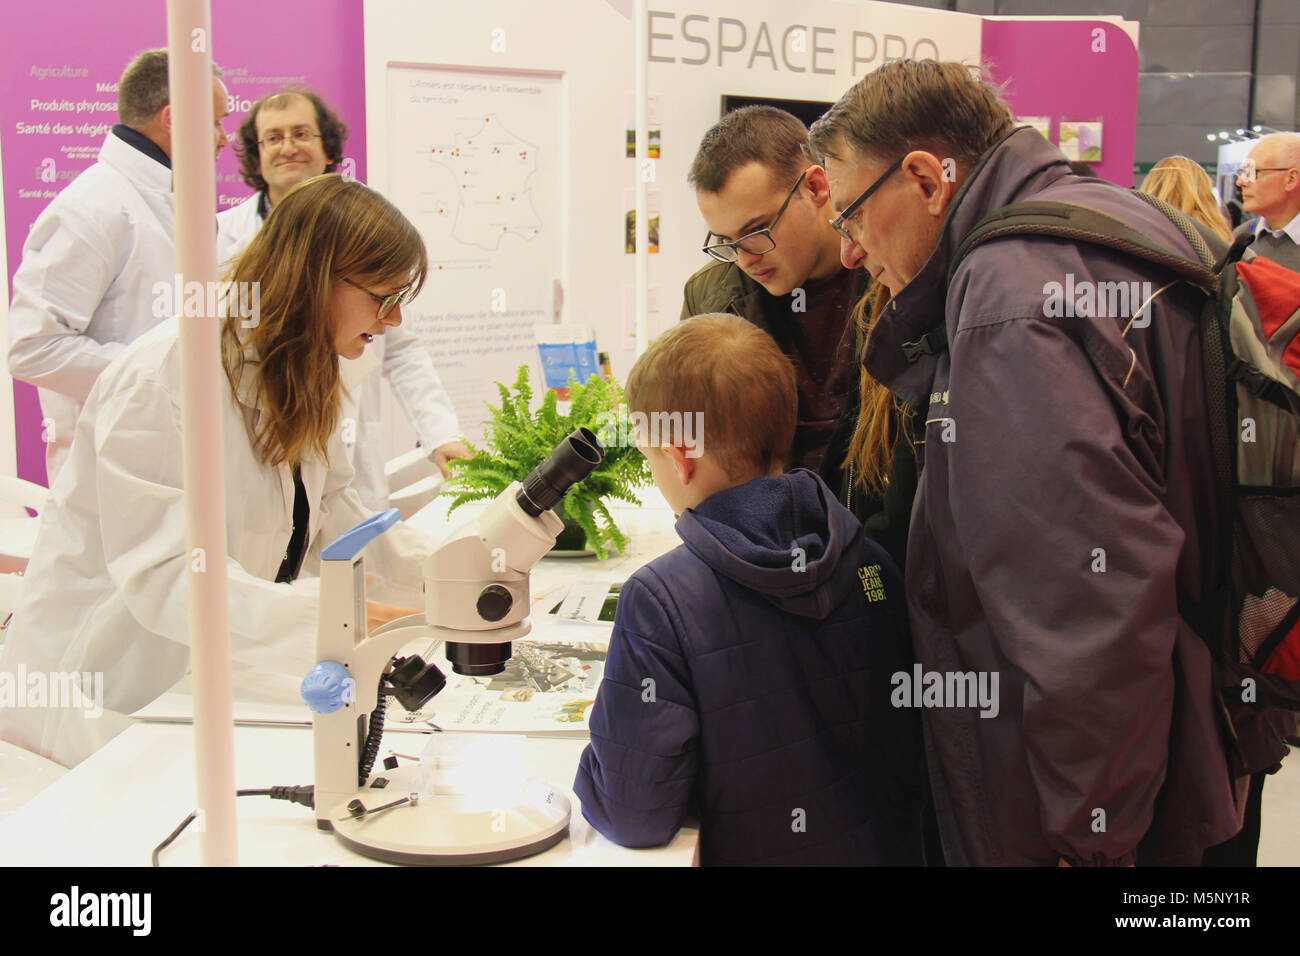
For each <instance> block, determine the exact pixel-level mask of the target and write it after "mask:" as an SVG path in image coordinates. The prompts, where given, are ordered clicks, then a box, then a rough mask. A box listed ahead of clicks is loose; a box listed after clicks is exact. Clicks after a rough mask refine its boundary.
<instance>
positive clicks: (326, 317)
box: [221, 174, 428, 466]
mask: <svg viewBox="0 0 1300 956" xmlns="http://www.w3.org/2000/svg"><path fill="white" fill-rule="evenodd" d="M427 270H428V260H427V257H426V255H425V250H424V242H423V240H421V238H420V234H419V233H418V232H417V231H416V229H415V227H414V226H413V225H411V223H410V222H408V221H407V219H406V218H405V217H404V216H403V215H402V214H401V213H400V212H398V211H397V208H396V207H395V206H393V205H392V204H391V203H390V202H388V200H386V199H384V198H383V197H382V196H381V195H379V193H377V192H375V191H374V190H372V189H370V188H369V187H367V186H364V185H362V184H361V183H358V182H355V181H352V180H347V179H344V178H343V177H341V176H338V175H334V174H329V175H325V176H317V177H315V178H313V179H309V180H307V181H306V182H304V183H302V184H301V185H299V186H297V187H296V188H294V189H293V190H291V191H290V192H289V193H288V195H286V196H285V197H284V198H283V199H281V200H280V201H279V202H278V203H276V205H275V208H274V209H273V210H272V211H271V214H270V215H269V216H268V217H267V219H266V224H265V225H263V227H262V228H261V230H260V231H259V232H258V233H257V235H256V236H255V237H254V238H253V241H252V242H251V243H250V244H249V246H248V249H247V250H246V251H245V252H244V254H243V255H242V256H240V257H239V260H238V262H236V263H235V266H234V268H233V270H232V271H231V272H230V274H229V275H228V276H227V278H228V279H229V280H231V281H232V282H233V283H234V284H233V285H232V286H231V287H230V290H229V292H228V300H227V301H228V302H235V303H239V302H241V301H242V302H247V301H249V299H250V298H251V296H249V294H248V293H247V291H246V290H247V289H249V288H251V286H248V285H242V284H243V283H256V284H257V288H258V289H259V294H258V296H257V298H256V300H254V301H256V302H257V304H258V310H257V314H256V315H255V316H252V317H246V316H242V315H240V314H238V313H239V311H240V310H239V308H237V307H236V308H233V309H228V310H227V317H226V319H225V322H224V326H223V329H222V337H221V345H222V361H223V363H224V365H225V369H226V378H227V379H228V380H229V382H230V387H231V391H232V393H234V394H238V390H239V384H240V382H241V381H243V380H244V377H245V376H252V379H251V380H250V381H251V385H252V387H253V391H254V394H255V396H256V399H257V409H258V414H257V416H256V417H255V420H253V419H249V418H247V417H246V419H245V423H246V425H247V427H248V434H249V440H250V441H251V442H252V444H253V447H254V448H255V449H256V451H257V454H258V457H259V459H260V460H261V461H262V462H263V463H265V464H268V465H271V466H278V465H280V464H281V463H288V464H290V465H295V466H296V465H298V464H299V463H300V462H301V461H302V460H303V459H304V458H305V457H307V456H308V455H310V454H312V453H313V452H314V453H315V454H317V455H319V456H320V457H321V458H322V459H327V457H328V455H327V447H328V445H329V440H330V436H331V435H332V433H333V431H334V428H335V426H336V424H337V419H338V408H339V391H340V388H341V385H340V381H339V359H338V355H337V353H336V352H335V350H334V335H333V318H332V317H331V315H330V313H329V308H330V300H331V295H332V291H333V287H334V284H335V283H337V282H340V281H342V280H343V279H345V278H347V279H351V280H353V281H354V282H356V283H358V284H359V285H362V286H365V287H366V288H379V289H389V288H393V287H397V286H406V285H409V286H411V287H412V288H413V289H415V290H418V289H419V287H420V285H421V284H422V283H423V282H424V277H425V273H426V272H427ZM241 289H242V290H245V292H244V297H243V298H242V299H241V298H240V290H241ZM245 325H251V326H252V327H251V328H245V327H243V326H245Z"/></svg>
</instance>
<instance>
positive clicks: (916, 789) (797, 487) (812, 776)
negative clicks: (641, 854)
mask: <svg viewBox="0 0 1300 956" xmlns="http://www.w3.org/2000/svg"><path fill="white" fill-rule="evenodd" d="M626 395H627V402H628V407H629V410H630V411H631V412H632V413H633V420H634V422H636V424H637V426H638V444H639V445H640V446H641V448H642V450H643V451H644V452H645V454H646V457H647V458H648V459H649V462H650V469H651V472H652V473H653V474H654V477H655V483H656V484H657V485H658V486H659V488H660V489H661V490H662V491H663V494H664V497H665V498H666V499H667V500H668V503H669V504H670V505H671V506H672V508H673V510H674V512H676V513H678V514H679V515H680V517H679V518H678V521H677V533H678V534H679V535H680V537H681V539H682V542H683V544H682V545H681V546H679V547H677V548H675V549H674V550H672V551H670V552H668V553H667V554H664V555H662V556H660V557H658V558H656V559H655V560H654V561H651V562H650V563H649V564H647V565H645V566H644V567H642V568H641V569H640V570H638V571H637V572H636V573H635V574H633V575H632V577H631V578H629V579H628V581H627V583H626V584H625V585H624V586H623V591H622V594H621V596H620V598H619V604H618V616H617V619H616V620H615V624H614V633H613V636H612V638H611V641H610V649H609V657H608V659H607V661H606V666H605V674H604V679H603V681H602V683H601V687H600V691H599V694H598V696H597V698H596V703H595V705H594V708H593V711H592V716H591V744H590V745H589V746H588V747H587V749H586V750H585V751H584V752H583V754H582V760H581V763H580V765H579V769H578V776H577V779H576V781H575V782H574V791H575V793H576V794H577V796H578V798H579V800H581V801H582V812H583V815H584V816H585V817H586V818H587V820H588V821H589V822H590V823H591V824H592V826H594V827H595V828H596V829H597V830H599V831H600V832H601V833H603V834H605V835H606V836H607V837H609V838H610V839H611V840H613V841H614V842H616V843H620V844H622V845H624V846H635V847H649V846H659V845H662V844H664V843H667V842H668V841H669V840H671V839H672V837H673V835H674V834H675V833H676V832H677V830H678V828H679V827H680V826H681V824H682V822H683V820H684V819H685V817H686V816H687V814H688V813H691V814H693V815H698V817H699V819H700V829H701V832H700V846H701V854H700V856H701V862H702V863H704V864H705V865H725V864H740V865H746V864H749V865H753V864H784V865H796V866H814V865H871V864H920V863H921V851H920V835H919V834H920V828H919V822H920V821H919V808H920V774H921V766H922V764H921V745H920V728H919V722H918V720H917V718H916V714H915V713H914V712H912V711H910V710H906V709H901V710H900V709H895V708H893V707H891V706H890V691H891V677H892V675H893V674H895V673H898V672H905V673H910V668H911V663H912V657H911V649H910V643H909V641H908V637H907V630H906V627H907V624H906V619H907V615H906V605H905V603H904V601H905V598H904V591H903V583H902V581H901V579H900V577H899V575H898V572H897V571H896V570H895V568H894V565H893V564H892V563H891V562H890V560H889V558H888V556H887V555H886V554H885V552H884V551H883V550H882V549H881V548H880V547H879V546H877V545H875V544H874V543H872V542H871V541H870V540H868V539H867V538H865V537H864V535H863V533H862V527H861V525H860V524H859V523H858V521H857V520H856V519H855V518H854V517H853V515H852V514H851V513H850V512H848V511H847V510H846V509H845V508H843V507H842V506H841V505H840V504H839V503H838V502H837V501H836V500H835V496H834V495H833V494H832V493H831V492H830V490H829V489H827V487H826V485H825V484H823V483H822V481H821V479H819V478H818V477H817V476H816V475H815V474H813V473H812V472H810V471H805V470H798V471H794V472H791V473H790V474H782V473H781V462H782V459H783V458H784V456H785V454H786V451H787V450H788V448H789V445H790V442H791V439H792V436H793V434H794V429H795V422H796V415H797V409H796V403H797V397H796V390H795V378H794V370H793V368H792V366H791V365H790V362H789V360H788V359H787V358H786V357H785V356H784V355H783V354H782V353H781V351H780V349H779V348H778V347H777V346H776V345H775V343H774V342H773V341H772V339H771V338H770V337H769V336H767V335H766V334H764V333H763V332H762V331H760V330H759V329H757V328H756V327H755V326H753V325H751V324H749V323H747V322H745V321H744V320H743V319H739V318H737V317H735V316H730V315H704V316H698V317H696V318H692V319H689V320H687V321H685V322H683V323H681V324H679V325H677V326H675V327H674V328H672V329H670V330H669V331H668V332H666V333H664V334H663V335H662V336H660V337H659V338H658V339H656V341H655V342H654V343H653V344H652V345H651V347H650V348H649V349H648V350H647V351H646V353H645V354H644V355H643V356H642V357H641V358H640V359H639V360H638V361H637V363H636V365H635V366H634V367H633V369H632V372H631V374H630V376H629V377H628V382H627V389H626ZM697 416H699V417H697ZM687 421H691V422H700V423H701V424H702V426H703V428H702V431H701V429H700V428H698V427H697V428H686V427H684V425H683V424H680V423H685V422H687Z"/></svg>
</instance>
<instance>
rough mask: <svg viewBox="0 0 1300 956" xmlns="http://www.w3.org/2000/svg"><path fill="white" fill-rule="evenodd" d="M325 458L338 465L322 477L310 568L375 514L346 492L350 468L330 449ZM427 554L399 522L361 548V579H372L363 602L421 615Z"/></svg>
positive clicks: (429, 544)
mask: <svg viewBox="0 0 1300 956" xmlns="http://www.w3.org/2000/svg"><path fill="white" fill-rule="evenodd" d="M331 452H332V454H331V460H334V459H337V460H338V461H339V464H338V466H337V467H335V468H332V469H330V470H329V472H328V473H327V474H326V476H325V489H324V493H323V494H322V495H321V529H320V533H319V534H318V535H317V537H316V541H315V543H314V544H313V546H312V549H311V553H310V557H311V559H312V563H313V565H316V564H317V562H318V561H319V558H320V552H321V550H322V549H324V548H326V547H329V545H330V544H331V543H332V542H333V541H334V540H335V539H336V538H338V536H339V535H341V534H343V533H344V532H345V531H347V530H348V529H349V528H352V527H354V526H356V525H357V524H359V523H361V522H362V521H365V520H366V519H367V518H370V517H373V516H374V514H375V512H374V511H373V510H372V509H370V508H368V507H366V506H365V505H364V504H363V503H362V501H361V497H360V496H359V495H358V494H357V491H356V489H355V488H354V487H352V475H353V472H352V467H351V466H350V465H348V464H347V460H346V459H345V458H343V456H342V455H337V454H333V452H334V449H331ZM433 548H434V542H433V541H431V540H429V539H428V538H426V537H425V536H424V535H423V534H421V533H420V532H418V531H416V530H415V529H414V528H412V527H411V526H409V525H407V524H406V523H405V522H402V521H399V522H397V523H396V524H394V525H393V526H392V527H391V528H389V529H388V530H387V531H385V532H384V533H383V534H381V535H379V537H377V538H375V539H374V540H373V541H371V542H370V544H369V545H367V547H366V550H365V562H366V573H367V574H372V575H374V577H375V580H374V582H373V583H372V584H371V585H370V586H369V587H368V589H367V594H366V596H367V597H368V598H369V599H370V600H374V601H380V602H382V603H385V604H393V605H396V606H398V607H409V608H412V609H414V610H422V609H423V608H424V561H425V559H426V558H427V557H428V556H429V554H430V553H431V552H432V551H433ZM304 566H305V565H304Z"/></svg>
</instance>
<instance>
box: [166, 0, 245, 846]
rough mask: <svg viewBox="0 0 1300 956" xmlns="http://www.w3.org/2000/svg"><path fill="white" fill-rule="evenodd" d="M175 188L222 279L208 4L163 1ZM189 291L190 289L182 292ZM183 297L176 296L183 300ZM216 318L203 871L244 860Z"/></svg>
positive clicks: (208, 393) (192, 408) (200, 675)
mask: <svg viewBox="0 0 1300 956" xmlns="http://www.w3.org/2000/svg"><path fill="white" fill-rule="evenodd" d="M167 47H168V54H167V65H168V74H169V85H170V89H171V113H172V132H171V145H172V182H173V189H174V192H175V194H176V272H177V274H178V277H180V278H178V281H184V282H185V283H186V286H188V285H189V283H194V282H198V283H201V284H202V288H203V289H204V290H205V294H204V295H203V296H202V298H203V301H204V302H207V301H209V297H208V295H207V294H206V290H207V289H209V288H212V286H210V285H209V283H212V282H215V281H216V277H217V248H216V245H217V241H216V234H217V230H216V215H217V208H216V171H215V168H214V152H215V149H216V144H215V143H214V141H213V123H214V121H215V118H214V116H213V112H212V95H213V94H212V18H211V15H210V11H209V7H208V0H167ZM183 292H184V287H183V288H182V290H181V293H183ZM182 298H183V296H181V295H178V301H179V300H181V299H182ZM219 331H220V320H219V319H218V318H217V316H215V315H206V314H205V315H203V316H201V317H199V316H192V317H185V316H182V317H181V319H180V349H181V381H182V383H183V392H182V398H181V410H182V415H183V418H182V427H183V429H184V431H183V436H182V437H183V454H184V467H185V472H184V474H185V525H186V539H187V544H188V549H189V556H190V573H189V592H190V603H189V611H190V619H189V623H190V663H191V670H192V672H193V677H192V684H193V688H194V751H195V763H196V768H195V769H196V775H197V783H198V807H199V812H200V818H199V819H200V823H201V825H202V832H201V833H200V835H199V861H200V863H201V864H202V865H203V866H235V865H236V864H237V863H238V862H239V857H238V848H237V846H236V834H235V738H234V716H233V713H232V710H233V707H232V704H231V692H230V621H229V611H228V607H227V603H226V600H227V599H226V584H227V582H226V488H225V471H224V466H223V464H222V429H221V412H222V408H221V405H222V401H223V400H224V398H225V392H226V391H228V386H227V384H226V381H225V375H224V373H223V371H222V366H221V351H220V336H219Z"/></svg>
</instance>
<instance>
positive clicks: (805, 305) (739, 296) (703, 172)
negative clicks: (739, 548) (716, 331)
mask: <svg viewBox="0 0 1300 956" xmlns="http://www.w3.org/2000/svg"><path fill="white" fill-rule="evenodd" d="M807 133H808V131H807V129H806V128H805V127H804V125H803V123H802V122H800V120H799V119H798V118H797V117H795V116H793V115H791V114H790V113H787V112H785V111H784V110H779V109H776V108H774V107H770V106H750V107H746V108H744V109H740V110H736V111H734V112H732V113H728V114H727V115H726V116H725V117H723V118H722V120H721V121H719V122H718V123H717V124H716V125H715V126H714V127H713V128H712V129H710V130H709V131H708V132H707V133H705V134H704V138H703V140H702V141H701V142H700V148H699V151H698V152H697V153H696V156H695V160H694V162H693V163H692V164H691V170H690V174H689V176H688V177H687V179H688V181H689V182H690V184H691V185H692V186H693V187H695V198H696V201H697V202H698V204H699V207H700V212H701V213H702V214H703V216H704V221H705V222H706V223H707V224H708V227H709V232H708V234H707V235H706V237H705V240H704V248H703V251H704V252H705V253H706V254H707V255H709V256H710V257H711V258H712V259H713V260H714V261H713V262H710V263H709V264H708V265H706V266H705V267H704V268H703V269H701V270H700V271H698V272H696V273H695V274H694V275H693V276H691V277H690V279H688V280H687V282H686V288H685V290H684V293H683V295H684V303H683V307H682V318H683V319H686V318H690V317H691V316H693V315H702V314H705V313H711V312H729V313H731V314H733V315H738V316H740V317H741V318H743V319H746V320H747V321H749V322H752V323H753V324H754V325H757V326H758V327H759V328H761V329H762V330H763V331H765V332H767V333H768V334H769V335H770V336H772V338H773V339H774V340H775V341H776V343H777V345H778V346H780V348H781V351H782V352H783V353H785V355H786V356H787V357H788V358H789V359H790V361H791V363H793V365H794V368H795V376H796V383H797V387H798V392H799V419H798V426H797V428H796V430H795V439H794V445H793V446H792V448H791V451H790V455H789V458H788V460H787V465H788V466H789V467H804V468H811V469H813V470H814V471H816V470H818V469H819V468H820V467H821V464H822V459H823V458H830V457H832V456H836V455H837V456H838V460H836V461H835V465H836V466H838V464H839V462H840V461H842V460H843V457H844V449H842V448H837V449H834V450H830V449H829V445H830V441H831V437H832V433H834V431H835V426H836V422H837V420H838V418H839V416H840V413H841V411H842V410H843V408H844V406H845V404H846V402H847V401H849V397H850V392H851V389H852V385H853V381H854V376H855V375H856V368H857V360H856V355H857V352H856V342H855V330H854V325H853V322H852V320H851V312H852V308H853V305H854V303H856V302H857V301H858V299H859V298H860V297H861V295H862V294H863V293H864V292H865V291H866V289H867V286H868V284H869V280H868V279H867V277H866V276H865V275H864V274H863V273H862V272H861V271H856V270H848V269H845V268H844V267H843V265H842V264H841V263H840V240H839V236H837V235H836V234H835V231H834V230H833V229H831V228H830V226H829V225H828V222H827V220H828V218H829V217H828V215H827V210H828V208H829V206H828V203H829V201H830V190H829V187H828V185H827V182H826V171H825V170H824V169H822V167H821V166H819V165H817V164H815V163H812V162H811V161H810V160H809V159H808V155H807V151H806V149H805V143H806V141H807Z"/></svg>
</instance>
